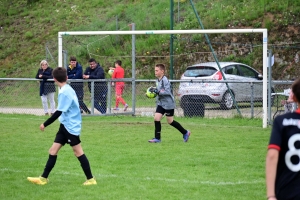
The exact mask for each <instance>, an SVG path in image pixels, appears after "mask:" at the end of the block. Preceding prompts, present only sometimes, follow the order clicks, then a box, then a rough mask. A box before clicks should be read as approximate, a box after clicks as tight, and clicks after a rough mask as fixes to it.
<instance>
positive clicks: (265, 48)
mask: <svg viewBox="0 0 300 200" xmlns="http://www.w3.org/2000/svg"><path fill="white" fill-rule="evenodd" d="M197 33H198V34H206V33H262V34H263V36H262V42H263V128H266V127H267V73H268V72H267V66H268V59H267V51H268V30H267V29H205V30H203V29H201V30H138V31H137V30H132V31H61V32H58V66H60V67H61V66H62V65H63V55H62V53H63V45H62V40H63V36H69V35H159V34H169V35H171V34H197Z"/></svg>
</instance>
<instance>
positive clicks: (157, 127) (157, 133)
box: [154, 121, 161, 140]
mask: <svg viewBox="0 0 300 200" xmlns="http://www.w3.org/2000/svg"><path fill="white" fill-rule="evenodd" d="M154 125H155V132H154V136H155V138H156V139H158V140H160V131H161V124H160V121H154Z"/></svg>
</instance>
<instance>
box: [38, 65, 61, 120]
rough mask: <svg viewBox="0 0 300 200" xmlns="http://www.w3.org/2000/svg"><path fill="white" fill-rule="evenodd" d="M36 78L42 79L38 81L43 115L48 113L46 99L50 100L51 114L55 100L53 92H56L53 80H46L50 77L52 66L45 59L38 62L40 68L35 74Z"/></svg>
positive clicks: (53, 110)
mask: <svg viewBox="0 0 300 200" xmlns="http://www.w3.org/2000/svg"><path fill="white" fill-rule="evenodd" d="M35 78H36V79H42V81H40V96H41V99H42V104H43V108H44V113H45V115H49V111H48V101H49V102H50V108H51V110H50V113H51V115H53V113H54V112H55V101H54V94H55V92H56V89H55V85H54V82H53V81H47V79H52V78H53V76H52V68H51V67H49V64H48V62H47V61H46V60H42V61H41V63H40V68H39V69H38V72H37V74H36V76H35Z"/></svg>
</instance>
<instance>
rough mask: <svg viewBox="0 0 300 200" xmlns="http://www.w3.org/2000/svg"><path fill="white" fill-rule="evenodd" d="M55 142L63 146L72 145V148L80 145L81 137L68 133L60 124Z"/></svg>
mask: <svg viewBox="0 0 300 200" xmlns="http://www.w3.org/2000/svg"><path fill="white" fill-rule="evenodd" d="M54 142H55V143H59V144H61V145H65V144H66V143H67V144H70V146H75V145H77V144H80V142H81V141H80V138H79V136H76V135H72V134H71V133H69V132H68V131H67V129H66V128H65V126H64V125H63V124H60V126H59V130H58V132H57V134H56V137H55V139H54Z"/></svg>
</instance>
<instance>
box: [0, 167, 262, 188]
mask: <svg viewBox="0 0 300 200" xmlns="http://www.w3.org/2000/svg"><path fill="white" fill-rule="evenodd" d="M0 171H1V172H5V171H9V172H13V173H29V171H24V170H14V169H8V168H0ZM30 173H31V172H30ZM55 174H64V175H73V176H74V175H75V176H83V173H70V172H57V171H56V172H55ZM94 175H95V174H94ZM28 176H30V174H28ZM95 177H96V178H97V177H100V178H101V177H102V178H122V179H123V178H125V179H137V180H146V181H164V182H181V183H188V184H201V185H252V184H258V183H264V180H263V181H259V180H254V181H236V182H225V181H221V182H215V181H200V180H187V179H168V178H151V177H145V178H136V177H122V176H118V175H116V174H96V175H95Z"/></svg>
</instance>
